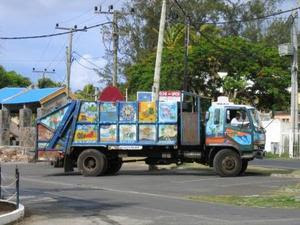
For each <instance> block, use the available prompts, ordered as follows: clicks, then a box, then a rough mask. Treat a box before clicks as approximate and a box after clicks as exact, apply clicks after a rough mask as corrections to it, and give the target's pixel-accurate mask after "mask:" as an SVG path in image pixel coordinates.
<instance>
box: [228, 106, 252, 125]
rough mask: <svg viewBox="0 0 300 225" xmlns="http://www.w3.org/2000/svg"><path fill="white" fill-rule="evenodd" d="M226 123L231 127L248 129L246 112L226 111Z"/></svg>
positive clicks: (239, 110) (241, 110) (240, 110)
mask: <svg viewBox="0 0 300 225" xmlns="http://www.w3.org/2000/svg"><path fill="white" fill-rule="evenodd" d="M226 123H227V124H230V125H231V126H232V127H239V128H249V127H250V123H249V118H248V115H247V112H246V111H245V110H243V109H227V110H226Z"/></svg>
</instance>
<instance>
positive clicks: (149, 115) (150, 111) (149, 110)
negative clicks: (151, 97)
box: [139, 102, 157, 123]
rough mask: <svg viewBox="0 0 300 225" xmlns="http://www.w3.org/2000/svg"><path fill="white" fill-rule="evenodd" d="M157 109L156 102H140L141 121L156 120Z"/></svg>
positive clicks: (151, 121) (149, 121)
mask: <svg viewBox="0 0 300 225" xmlns="http://www.w3.org/2000/svg"><path fill="white" fill-rule="evenodd" d="M156 116H157V110H156V103H155V102H139V121H140V122H146V123H147V122H148V123H154V122H156Z"/></svg>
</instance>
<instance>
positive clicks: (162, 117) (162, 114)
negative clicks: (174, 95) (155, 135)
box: [159, 102, 177, 123]
mask: <svg viewBox="0 0 300 225" xmlns="http://www.w3.org/2000/svg"><path fill="white" fill-rule="evenodd" d="M159 122H163V123H168V122H170V123H176V122H177V102H159Z"/></svg>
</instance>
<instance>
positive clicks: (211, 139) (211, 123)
mask: <svg viewBox="0 0 300 225" xmlns="http://www.w3.org/2000/svg"><path fill="white" fill-rule="evenodd" d="M205 130H206V138H205V145H206V149H208V151H209V155H211V156H210V157H211V158H214V159H215V158H216V157H215V156H216V154H217V153H218V152H219V150H220V149H227V151H231V152H235V153H236V154H238V155H239V157H240V158H241V160H242V169H241V171H242V172H243V170H245V169H246V168H247V165H248V161H250V160H253V159H254V158H262V157H263V155H264V145H265V130H264V128H263V127H262V125H261V120H260V116H259V112H258V111H257V110H256V109H255V108H254V107H252V106H247V105H236V104H233V103H231V102H229V101H228V98H227V97H219V98H218V101H217V102H214V103H212V105H211V107H210V108H209V110H208V113H207V116H206V128H205ZM230 158H232V157H227V159H228V160H225V161H224V162H223V165H226V163H228V165H229V166H228V168H229V167H230V165H231V166H232V164H234V163H236V162H234V161H232V160H231V161H230ZM214 166H215V165H214ZM244 168H245V169H244Z"/></svg>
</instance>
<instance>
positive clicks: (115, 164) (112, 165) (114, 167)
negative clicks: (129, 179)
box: [106, 159, 123, 175]
mask: <svg viewBox="0 0 300 225" xmlns="http://www.w3.org/2000/svg"><path fill="white" fill-rule="evenodd" d="M122 164H123V162H122V160H121V159H115V160H109V161H108V163H107V170H106V174H108V175H114V174H116V173H117V172H119V170H120V169H121V167H122Z"/></svg>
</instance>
